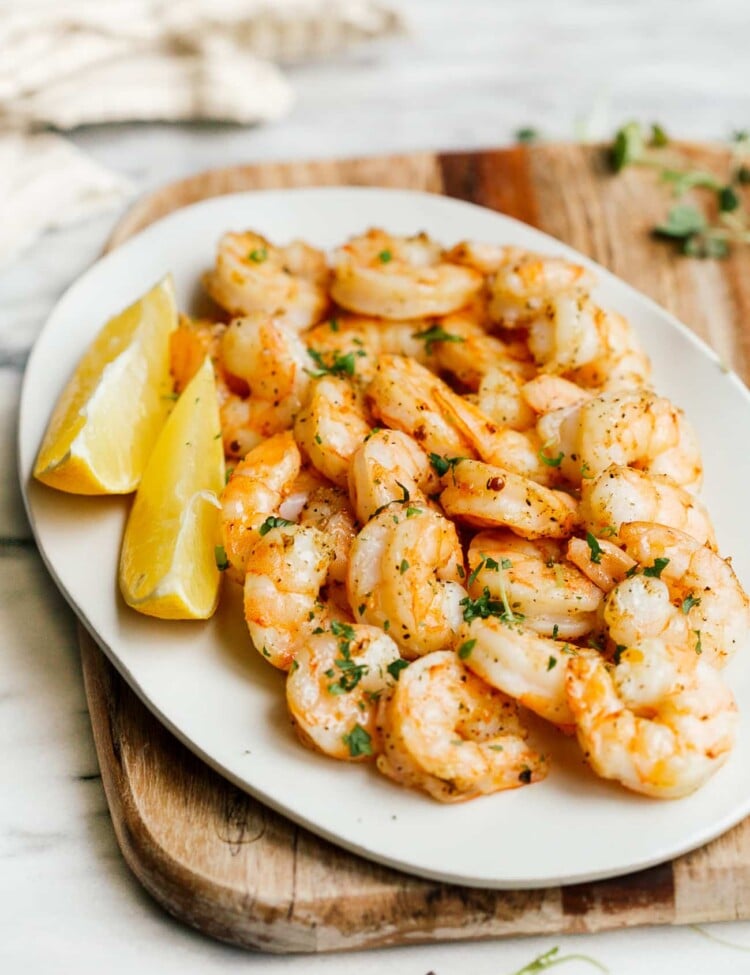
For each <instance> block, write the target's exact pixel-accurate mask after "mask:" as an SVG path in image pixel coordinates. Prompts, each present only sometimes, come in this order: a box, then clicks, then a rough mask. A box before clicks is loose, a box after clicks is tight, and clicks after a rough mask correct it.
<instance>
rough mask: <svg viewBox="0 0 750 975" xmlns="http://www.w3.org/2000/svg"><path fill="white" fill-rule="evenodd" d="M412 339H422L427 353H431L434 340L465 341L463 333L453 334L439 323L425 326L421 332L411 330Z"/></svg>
mask: <svg viewBox="0 0 750 975" xmlns="http://www.w3.org/2000/svg"><path fill="white" fill-rule="evenodd" d="M411 337H412V338H413V339H422V341H423V342H424V350H425V352H426V353H427V355H432V349H433V346H434V345H435V343H436V342H465V341H466V339H464V337H463V335H454V333H453V332H446V331H445V329H444V328H440V326H439V325H433V326H432V327H431V328H426V329H425V330H424V331H423V332H412V336H411Z"/></svg>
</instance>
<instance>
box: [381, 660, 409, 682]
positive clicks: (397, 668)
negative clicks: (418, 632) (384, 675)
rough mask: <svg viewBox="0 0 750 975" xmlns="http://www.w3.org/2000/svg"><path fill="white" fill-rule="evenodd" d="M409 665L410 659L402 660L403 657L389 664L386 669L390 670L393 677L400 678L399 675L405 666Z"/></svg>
mask: <svg viewBox="0 0 750 975" xmlns="http://www.w3.org/2000/svg"><path fill="white" fill-rule="evenodd" d="M408 666H409V661H408V660H402V659H401V658H399V659H398V660H394V661H393V663H390V664H388V666H387V667H386V668H385V669H386V670H387V671H388V673H389V674H390V675H391V677H392V678H393V679H394V680H398V679H399V677H400V676H401V671H402V670H403V669H404V667H408Z"/></svg>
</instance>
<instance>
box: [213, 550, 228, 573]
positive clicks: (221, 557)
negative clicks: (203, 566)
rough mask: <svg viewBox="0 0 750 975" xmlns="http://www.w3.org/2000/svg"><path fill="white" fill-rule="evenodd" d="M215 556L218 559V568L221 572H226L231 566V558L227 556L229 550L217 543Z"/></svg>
mask: <svg viewBox="0 0 750 975" xmlns="http://www.w3.org/2000/svg"><path fill="white" fill-rule="evenodd" d="M214 558H215V559H216V568H217V569H218V570H219V572H226V570H227V569H228V568H229V559H228V558H227V552H226V549H225V548H224V546H223V545H217V546H216V547H215V548H214Z"/></svg>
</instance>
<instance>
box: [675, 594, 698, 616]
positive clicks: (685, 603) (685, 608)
mask: <svg viewBox="0 0 750 975" xmlns="http://www.w3.org/2000/svg"><path fill="white" fill-rule="evenodd" d="M700 604H701V598H700V596H697V597H696V596H694V595H693V594H692V593H689V594H688V595H687V596H685V598H684V599H683V600H682V604H681V605H680V609H681V610H682V612H683V613H684V614H685V616H687V614H688V613H689V612H690V610H691V609H692V608H693V606H700Z"/></svg>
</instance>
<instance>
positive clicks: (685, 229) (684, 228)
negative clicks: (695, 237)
mask: <svg viewBox="0 0 750 975" xmlns="http://www.w3.org/2000/svg"><path fill="white" fill-rule="evenodd" d="M705 229H706V218H705V217H704V216H703V214H702V213H701V212H700V210H696V208H695V207H693V206H688V205H687V204H679V205H678V206H674V207H672V209H671V210H670V211H669V213H668V214H667V222H666V223H661V224H658V225H657V226H656V227H655V228H654V233H655V234H657V235H658V236H659V237H675V238H678V239H681V238H684V237H690V236H691V235H692V234H699V233H701V232H702V231H703V230H705Z"/></svg>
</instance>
